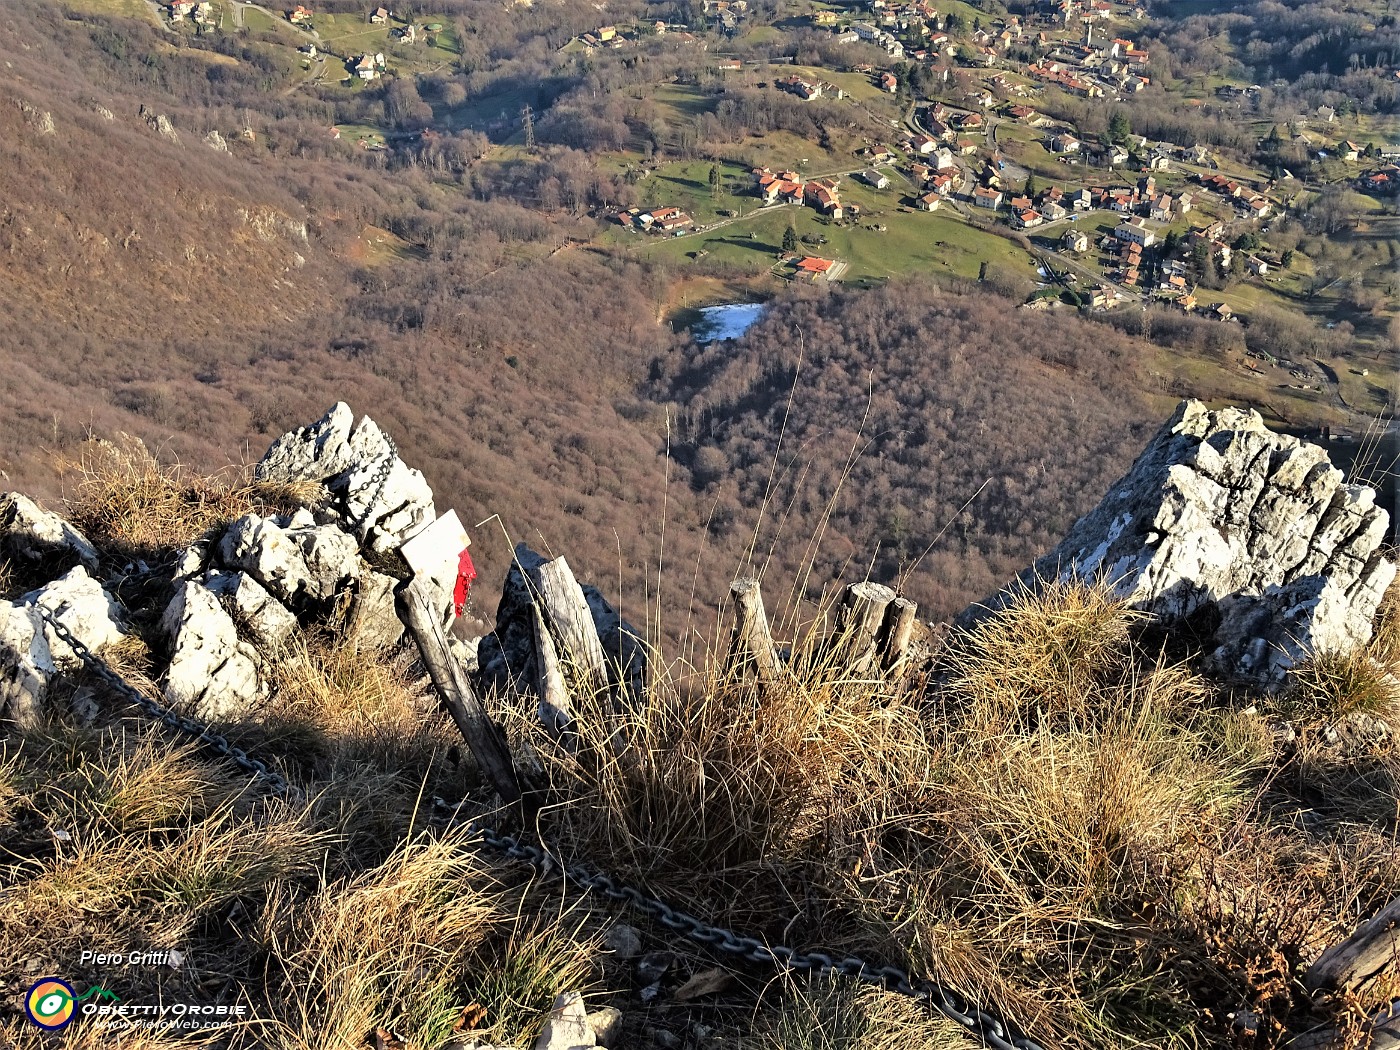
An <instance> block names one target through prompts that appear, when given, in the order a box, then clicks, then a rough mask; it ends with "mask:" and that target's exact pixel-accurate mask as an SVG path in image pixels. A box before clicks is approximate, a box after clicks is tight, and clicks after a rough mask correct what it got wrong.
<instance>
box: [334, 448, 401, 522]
mask: <svg viewBox="0 0 1400 1050" xmlns="http://www.w3.org/2000/svg"><path fill="white" fill-rule="evenodd" d="M382 436H383V438H384V444H385V445H386V446H387V449H386V451H385V453H384V458H383V459H381V460H380V461H379V466H377V467H375V468H374V473H373V474H372V475H370V478H369V480H368V481H366V482H365V483H364V484H363V485H361V486H360V487H359V488H358V489H356V490H355V491H354V492H347V493H346V494H345V509H346V511H347V512H348V511H349V509H350V498H351V497H352V496H355V495H357V494H359V493H361V492H363V491H365V489H369V488H372V489H374V491H373V492H372V493H371V494H370V497H369V499H368V500H367V501H366V502H365V509H364V510H363V511H362V512H361V514H360V520H359V521H358V522H355V526H354V527H355V528H356V529H357V530H360V529H363V528H364V527H365V526H366V525H368V524H369V517H370V512H371V511H373V510H374V505H375V504H376V503H378V502H379V497H380V496H382V495H383V494H384V483H385V482H387V481H388V480H389V475H390V474H391V473H393V470H394V463H395V462H396V461H397V460H398V458H399V446H398V445H396V444H394V439H393V438H391V437H390V436H389V435H388V434H383V435H382Z"/></svg>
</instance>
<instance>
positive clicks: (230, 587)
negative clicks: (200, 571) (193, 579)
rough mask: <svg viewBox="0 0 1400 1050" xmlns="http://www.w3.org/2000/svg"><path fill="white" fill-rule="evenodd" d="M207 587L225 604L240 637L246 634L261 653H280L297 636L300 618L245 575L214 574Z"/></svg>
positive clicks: (216, 571) (207, 582) (208, 579)
mask: <svg viewBox="0 0 1400 1050" xmlns="http://www.w3.org/2000/svg"><path fill="white" fill-rule="evenodd" d="M204 586H205V587H207V588H208V589H209V592H210V593H211V594H213V595H215V596H216V597H218V598H220V599H221V600H222V601H223V603H224V607H225V608H226V609H228V610H229V613H230V615H231V616H232V617H233V620H234V622H235V623H236V624H237V626H238V627H239V629H240V633H243V634H247V635H248V636H249V638H250V639H251V640H252V642H253V643H254V644H255V645H256V646H257V647H258V649H259V650H261V651H263V652H267V653H276V652H279V651H281V650H282V649H284V648H285V647H286V645H287V642H288V641H290V640H291V637H292V635H293V634H294V633H295V632H296V629H297V618H296V617H295V616H293V615H292V612H291V610H289V609H288V608H287V607H286V606H285V605H283V604H282V603H281V602H279V601H278V600H277V599H276V598H274V597H273V596H272V595H271V594H269V593H268V591H267V588H265V587H264V586H263V585H262V584H260V583H258V581H257V580H255V579H253V578H252V577H251V576H249V575H248V574H247V573H246V572H220V571H218V570H214V571H211V572H209V573H208V574H207V575H206V576H205V577H204Z"/></svg>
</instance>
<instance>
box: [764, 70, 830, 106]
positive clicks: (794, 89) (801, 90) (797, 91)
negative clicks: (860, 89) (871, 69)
mask: <svg viewBox="0 0 1400 1050" xmlns="http://www.w3.org/2000/svg"><path fill="white" fill-rule="evenodd" d="M773 83H774V85H775V86H776V87H777V88H779V89H780V90H782V91H786V92H788V93H789V94H792V95H796V96H797V97H798V98H800V99H805V100H807V101H809V102H810V101H811V100H812V99H814V98H836V99H841V98H845V97H846V92H845V91H843V90H841V88H839V87H837V86H836V85H835V84H828V83H827V82H826V81H824V80H817V79H815V78H813V77H804V76H798V75H797V74H796V73H794V74H792V75H790V76H786V77H779V78H778V79H777V80H775V81H773Z"/></svg>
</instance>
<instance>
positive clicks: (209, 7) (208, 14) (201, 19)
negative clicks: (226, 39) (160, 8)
mask: <svg viewBox="0 0 1400 1050" xmlns="http://www.w3.org/2000/svg"><path fill="white" fill-rule="evenodd" d="M166 11H167V12H168V13H169V15H170V21H172V22H183V21H184V20H185V19H186V18H188V19H189V20H190V21H191V22H193V23H194V24H195V25H201V26H202V25H208V24H209V22H210V20H211V19H212V18H213V17H214V5H213V4H211V3H210V2H209V0H172V2H171V3H170V5H169V6H168V7H167V8H166Z"/></svg>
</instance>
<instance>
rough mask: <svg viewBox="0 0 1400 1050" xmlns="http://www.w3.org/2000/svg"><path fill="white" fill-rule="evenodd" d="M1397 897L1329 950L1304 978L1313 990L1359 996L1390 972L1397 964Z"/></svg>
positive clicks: (1399, 905) (1399, 924)
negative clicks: (1327, 989) (1328, 989)
mask: <svg viewBox="0 0 1400 1050" xmlns="http://www.w3.org/2000/svg"><path fill="white" fill-rule="evenodd" d="M1397 953H1400V898H1397V899H1395V900H1393V901H1391V902H1390V903H1389V904H1387V905H1386V906H1385V907H1384V908H1382V909H1381V910H1380V911H1379V912H1377V913H1376V915H1375V916H1374V917H1372V918H1370V919H1367V920H1366V921H1365V922H1363V923H1362V924H1361V925H1360V926H1359V927H1357V929H1356V932H1355V933H1353V934H1352V935H1351V936H1350V937H1348V938H1347V939H1346V940H1344V941H1342V942H1341V943H1340V944H1334V945H1333V946H1332V947H1330V948H1328V949H1327V950H1326V951H1325V952H1323V953H1322V955H1321V956H1320V957H1319V958H1318V960H1317V962H1315V963H1313V964H1312V966H1311V967H1309V968H1308V972H1307V973H1305V974H1304V975H1303V983H1304V984H1305V985H1307V987H1308V988H1309V989H1311V990H1313V991H1317V990H1318V989H1320V988H1330V989H1334V990H1336V991H1340V992H1353V993H1358V992H1359V993H1362V1005H1363V1006H1364V1005H1366V1003H1365V999H1364V991H1365V989H1366V987H1367V986H1368V985H1370V984H1372V983H1373V982H1375V981H1376V980H1377V979H1378V978H1381V977H1384V976H1386V975H1387V974H1388V973H1389V972H1393V970H1394V968H1395V964H1396V962H1397V961H1400V954H1397Z"/></svg>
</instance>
